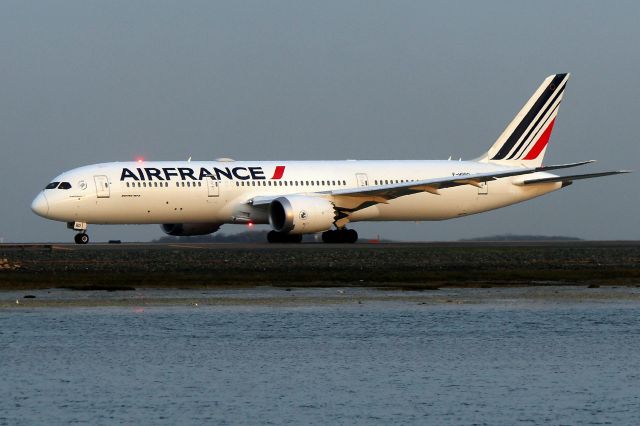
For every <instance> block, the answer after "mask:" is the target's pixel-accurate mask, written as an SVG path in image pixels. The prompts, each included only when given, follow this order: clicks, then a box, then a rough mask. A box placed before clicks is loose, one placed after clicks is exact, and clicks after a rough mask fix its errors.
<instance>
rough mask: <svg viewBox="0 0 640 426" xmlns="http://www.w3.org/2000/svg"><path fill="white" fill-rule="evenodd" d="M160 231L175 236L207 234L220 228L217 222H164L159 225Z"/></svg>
mask: <svg viewBox="0 0 640 426" xmlns="http://www.w3.org/2000/svg"><path fill="white" fill-rule="evenodd" d="M160 227H161V228H162V231H163V232H164V233H165V234H168V235H174V236H176V237H189V236H192V235H207V234H211V233H213V232H216V231H217V230H218V229H220V224H219V223H165V224H164V225H160Z"/></svg>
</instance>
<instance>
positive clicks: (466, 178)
mask: <svg viewBox="0 0 640 426" xmlns="http://www.w3.org/2000/svg"><path fill="white" fill-rule="evenodd" d="M592 162H593V160H590V161H582V162H579V163H569V164H558V165H552V166H541V167H536V168H511V169H503V170H496V171H492V172H486V173H473V174H468V175H458V176H446V177H438V178H431V179H422V180H415V181H410V182H402V183H394V184H388V185H375V186H361V187H355V188H346V189H336V190H332V191H318V192H314V193H313V195H316V196H325V197H330V198H332V199H334V200H335V201H336V207H337V208H339V209H341V210H345V211H355V210H360V209H362V208H365V207H369V206H371V205H374V204H378V203H387V202H388V201H389V200H392V199H394V198H398V197H402V196H405V195H411V194H416V193H419V192H429V193H432V194H436V195H439V194H440V192H439V191H440V190H441V189H446V188H453V187H456V186H461V185H472V186H477V187H480V186H481V185H482V183H484V182H488V181H492V180H496V179H500V178H505V177H511V176H521V175H526V174H531V173H536V172H543V171H549V170H557V169H564V168H568V167H576V166H581V165H583V164H588V163H592ZM281 196H282V195H273V196H256V197H253V198H252V199H251V200H249V201H248V204H251V205H253V206H263V205H267V204H269V203H271V201H273V200H275V199H276V198H278V197H281Z"/></svg>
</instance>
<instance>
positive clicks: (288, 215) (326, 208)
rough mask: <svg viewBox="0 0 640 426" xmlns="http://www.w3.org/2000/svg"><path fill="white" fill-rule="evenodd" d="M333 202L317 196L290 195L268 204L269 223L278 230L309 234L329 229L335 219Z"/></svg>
mask: <svg viewBox="0 0 640 426" xmlns="http://www.w3.org/2000/svg"><path fill="white" fill-rule="evenodd" d="M335 215H336V212H335V208H334V206H333V203H331V202H330V201H327V200H325V199H324V198H319V197H307V196H304V195H292V196H288V197H279V198H276V199H275V200H273V201H272V202H271V204H269V223H270V224H271V227H272V228H273V229H274V230H276V231H278V232H288V233H290V234H310V233H314V232H322V231H326V230H327V229H330V228H331V226H332V225H333V222H334V221H335Z"/></svg>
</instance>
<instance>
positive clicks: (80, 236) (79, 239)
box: [73, 232, 89, 244]
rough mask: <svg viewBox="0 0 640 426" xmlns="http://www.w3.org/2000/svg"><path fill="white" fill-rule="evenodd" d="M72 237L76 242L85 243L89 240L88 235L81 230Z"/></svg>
mask: <svg viewBox="0 0 640 426" xmlns="http://www.w3.org/2000/svg"><path fill="white" fill-rule="evenodd" d="M73 239H74V241H75V242H76V244H87V243H88V242H89V235H87V234H86V233H84V232H82V233H80V234H76V236H75V237H74V238H73Z"/></svg>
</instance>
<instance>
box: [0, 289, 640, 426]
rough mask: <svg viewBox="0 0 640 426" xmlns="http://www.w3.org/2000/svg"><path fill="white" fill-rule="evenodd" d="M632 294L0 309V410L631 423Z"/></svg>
mask: <svg viewBox="0 0 640 426" xmlns="http://www.w3.org/2000/svg"><path fill="white" fill-rule="evenodd" d="M637 307H638V305H637V303H625V302H623V301H617V302H607V303H596V302H581V303H570V302H566V303H541V302H523V303H488V302H487V303H479V304H471V305H469V304H461V305H457V304H427V305H421V304H418V303H411V302H407V301H390V302H367V303H363V304H361V305H357V304H349V305H332V304H327V305H319V306H314V305H306V306H299V307H288V306H275V307H274V306H271V307H269V306H258V305H245V306H242V305H240V306H199V307H197V308H195V307H171V306H168V307H167V306H159V307H97V308H96V307H92V308H67V309H62V308H58V309H51V308H38V309H26V310H2V311H0V343H1V344H0V360H1V361H2V381H1V382H0V424H5V423H6V424H33V423H38V424H45V423H52V422H53V423H69V422H89V423H114V422H126V423H163V422H166V423H203V422H210V423H244V424H247V423H248V424H252V423H276V424H280V423H291V424H304V423H310V422H314V423H344V424H353V423H360V424H371V423H381V424H389V423H392V422H393V423H397V422H402V423H425V422H429V423H436V424H472V423H480V424H482V423H487V424H512V423H514V422H523V423H525V422H526V423H533V424H543V423H544V424H546V423H552V424H559V423H570V424H587V423H606V422H610V423H612V424H639V423H640V410H638V407H639V406H640V355H639V354H640V320H639V319H638V310H637Z"/></svg>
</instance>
